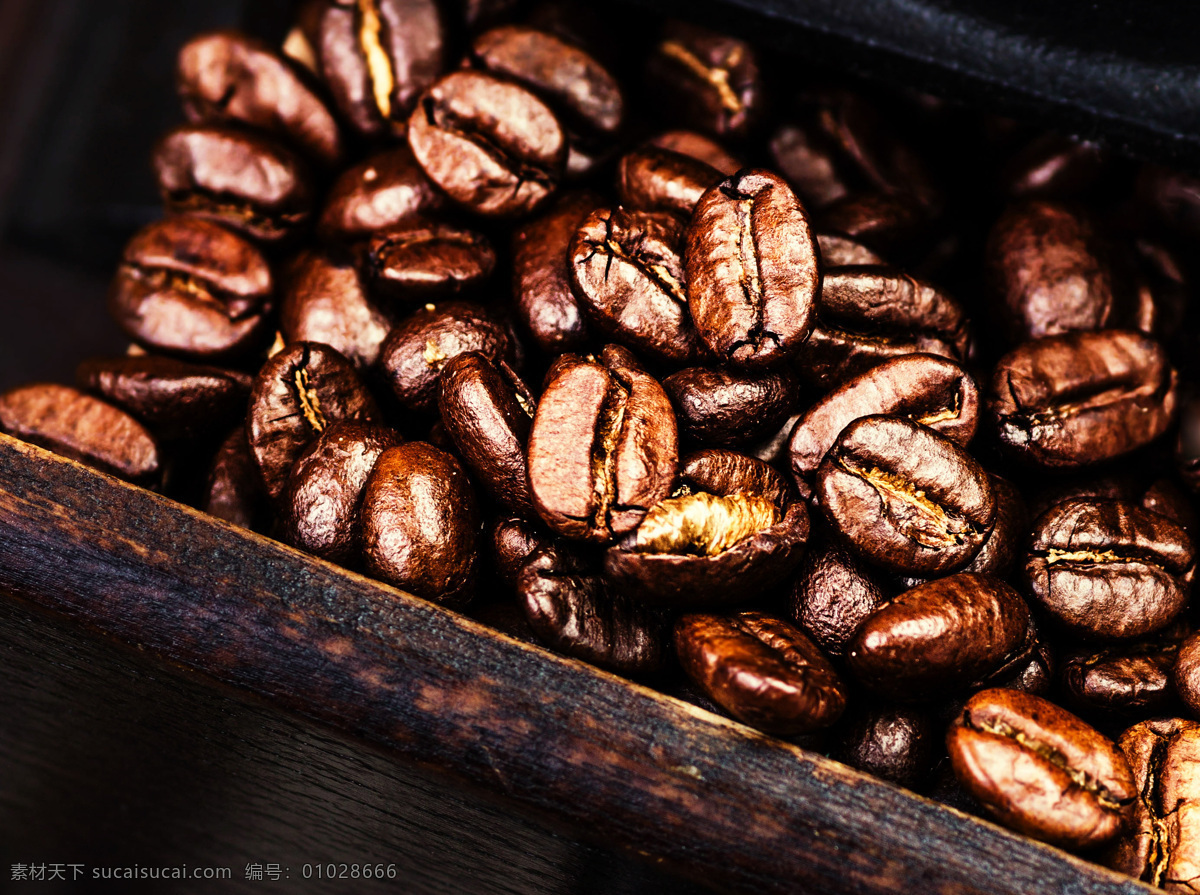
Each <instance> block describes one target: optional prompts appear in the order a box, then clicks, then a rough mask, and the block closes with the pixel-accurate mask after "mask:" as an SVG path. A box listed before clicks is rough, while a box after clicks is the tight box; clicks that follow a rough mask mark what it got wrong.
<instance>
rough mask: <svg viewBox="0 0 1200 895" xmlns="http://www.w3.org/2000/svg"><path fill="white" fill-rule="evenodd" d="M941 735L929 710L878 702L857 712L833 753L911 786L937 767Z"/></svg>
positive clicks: (915, 784) (851, 764) (902, 784)
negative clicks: (935, 750) (883, 704)
mask: <svg viewBox="0 0 1200 895" xmlns="http://www.w3.org/2000/svg"><path fill="white" fill-rule="evenodd" d="M937 737H938V731H937V728H936V727H935V726H934V722H933V718H931V717H930V716H929V714H928V713H927V712H923V711H921V710H919V709H915V708H911V707H909V706H882V705H876V706H871V707H870V708H868V709H866V710H860V711H858V712H856V713H855V717H854V718H853V721H852V723H851V725H850V728H849V730H847V731H846V733H845V734H843V736H842V737H841V743H840V744H839V746H838V748H837V749H836V750H835V751H834V753H833V756H834V758H836V759H837V760H838V761H840V762H843V763H844V764H848V765H850V767H852V768H856V769H857V770H860V771H863V772H864V773H867V774H872V775H873V776H875V777H878V778H880V779H881V780H887V781H888V782H889V783H895V784H897V785H899V786H907V787H909V788H910V789H911V788H914V787H916V786H919V785H920V784H921V782H922V781H923V780H924V779H925V778H926V777H928V776H929V773H930V771H932V770H933V763H934V762H933V757H934V749H935V743H936V741H937Z"/></svg>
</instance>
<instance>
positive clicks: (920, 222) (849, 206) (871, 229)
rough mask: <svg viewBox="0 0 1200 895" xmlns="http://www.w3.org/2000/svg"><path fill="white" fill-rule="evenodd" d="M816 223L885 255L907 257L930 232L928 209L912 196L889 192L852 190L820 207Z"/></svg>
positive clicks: (922, 244) (920, 244) (914, 252)
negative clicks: (830, 203) (850, 192)
mask: <svg viewBox="0 0 1200 895" xmlns="http://www.w3.org/2000/svg"><path fill="white" fill-rule="evenodd" d="M816 222H817V225H818V226H819V227H820V229H821V230H822V231H823V232H824V231H827V232H830V233H840V234H842V235H843V236H846V237H849V238H850V239H853V240H854V241H855V242H859V243H862V244H863V245H865V246H867V247H868V248H870V249H871V250H872V251H874V252H878V253H879V254H880V255H882V256H883V257H885V258H889V259H892V258H908V257H913V256H915V255H916V254H917V253H918V252H920V250H921V249H923V248H924V247H925V245H926V244H927V242H928V239H929V235H930V232H929V231H930V226H931V222H930V218H929V211H928V209H926V208H924V207H922V206H921V205H920V204H919V203H917V202H915V201H914V200H913V199H912V197H911V196H905V195H894V194H892V193H886V192H867V193H852V194H851V195H848V196H846V197H845V198H844V199H839V200H838V201H837V202H834V203H833V204H832V205H829V206H827V207H826V208H824V209H822V210H821V213H820V214H819V215H817V216H816Z"/></svg>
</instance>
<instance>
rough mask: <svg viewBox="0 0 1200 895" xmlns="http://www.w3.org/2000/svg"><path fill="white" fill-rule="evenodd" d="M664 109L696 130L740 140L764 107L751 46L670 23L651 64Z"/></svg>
mask: <svg viewBox="0 0 1200 895" xmlns="http://www.w3.org/2000/svg"><path fill="white" fill-rule="evenodd" d="M649 70H650V82H651V87H652V89H653V90H654V91H655V92H657V93H659V94H660V95H661V97H662V102H663V107H664V108H667V109H672V110H677V112H676V114H677V115H678V116H679V117H680V118H682V119H683V120H684V121H686V122H687V123H688V124H689V125H690V126H692V127H694V128H696V129H697V130H701V131H704V132H706V133H710V134H716V135H717V136H730V137H741V136H743V135H745V133H746V132H747V131H748V130H749V129H750V127H751V126H752V125H753V124H754V123H755V121H756V120H757V118H758V116H759V114H760V112H761V111H762V105H763V85H762V76H761V75H760V73H759V69H758V60H757V58H756V57H755V53H754V50H753V49H752V48H751V47H750V45H749V44H747V43H745V42H744V41H741V40H738V39H736V38H733V37H728V36H726V35H722V34H717V33H715V32H713V31H708V30H706V29H704V28H699V27H697V26H695V25H688V24H684V23H682V22H673V23H671V24H669V25H668V26H667V28H666V30H665V33H664V35H663V40H662V41H661V42H660V43H659V44H658V46H657V47H656V48H655V50H654V53H653V55H652V56H651V58H650V64H649Z"/></svg>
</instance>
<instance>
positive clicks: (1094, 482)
mask: <svg viewBox="0 0 1200 895" xmlns="http://www.w3.org/2000/svg"><path fill="white" fill-rule="evenodd" d="M1149 471H1150V472H1153V471H1154V470H1152V469H1151V470H1149ZM1030 497H1031V498H1032V505H1031V510H1032V513H1031V517H1030V518H1037V517H1038V516H1040V515H1042V513H1044V512H1046V511H1047V510H1048V509H1050V508H1051V507H1053V506H1055V505H1057V504H1060V503H1062V502H1063V501H1064V500H1070V499H1072V498H1099V499H1104V500H1119V501H1123V502H1125V503H1131V504H1134V505H1136V506H1139V507H1141V508H1142V509H1143V510H1149V511H1150V512H1152V513H1157V514H1158V515H1160V516H1166V517H1167V518H1168V519H1170V520H1171V521H1172V522H1174V523H1175V524H1176V525H1178V526H1180V527H1181V528H1183V529H1184V530H1185V531H1187V532H1188V534H1189V536H1190V535H1191V533H1192V530H1193V529H1194V528H1195V525H1196V514H1195V511H1194V510H1193V509H1192V505H1191V501H1190V500H1189V499H1188V497H1187V495H1186V494H1185V493H1184V492H1183V491H1182V490H1181V489H1180V488H1179V487H1178V486H1177V485H1176V484H1175V483H1174V482H1173V481H1172V480H1171V479H1168V478H1154V479H1147V478H1146V476H1145V475H1142V474H1139V473H1137V472H1130V473H1119V474H1118V473H1114V474H1110V475H1104V476H1084V477H1083V478H1056V479H1054V480H1051V481H1048V482H1047V483H1046V485H1045V487H1042V488H1039V489H1038V490H1037V491H1036V492H1033V493H1031V494H1030Z"/></svg>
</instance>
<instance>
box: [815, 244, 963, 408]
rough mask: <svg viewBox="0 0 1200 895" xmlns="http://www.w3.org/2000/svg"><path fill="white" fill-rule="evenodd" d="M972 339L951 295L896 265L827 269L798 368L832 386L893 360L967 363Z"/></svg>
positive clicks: (823, 385)
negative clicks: (928, 357) (923, 357)
mask: <svg viewBox="0 0 1200 895" xmlns="http://www.w3.org/2000/svg"><path fill="white" fill-rule="evenodd" d="M822 253H824V249H822ZM824 257H825V256H824V254H822V258H824ZM969 341H970V332H969V330H968V326H967V315H966V314H965V313H964V311H963V309H962V306H961V305H959V303H958V302H957V301H955V300H954V299H953V298H951V297H950V296H949V295H947V294H946V293H944V292H942V291H941V290H939V289H937V288H935V287H933V286H931V285H929V284H928V283H925V282H922V281H920V280H916V279H913V278H912V277H910V276H907V275H906V274H901V273H897V272H896V271H894V270H891V269H890V268H886V267H869V266H868V267H860V266H847V267H843V268H840V269H834V270H826V272H825V276H824V278H823V279H822V281H821V293H820V295H819V296H818V298H817V313H816V324H815V325H814V326H813V331H812V334H811V335H810V336H809V337H808V341H806V342H805V343H804V344H803V345H802V346H801V347H800V351H799V352H798V354H797V356H796V369H797V371H799V373H800V376H801V378H802V379H804V381H806V382H808V383H810V384H811V385H814V386H816V387H818V388H825V389H827V388H830V387H832V386H833V385H835V384H836V383H837V382H838V381H840V380H843V379H846V378H849V377H850V376H855V375H857V374H859V373H862V372H864V371H866V370H868V369H870V368H871V367H873V366H875V365H876V364H878V363H881V362H882V361H885V360H888V359H889V358H893V357H900V356H903V355H908V354H936V355H940V356H941V357H947V358H951V359H952V360H959V361H961V360H964V359H965V358H966V356H967V346H968V343H969Z"/></svg>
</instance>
